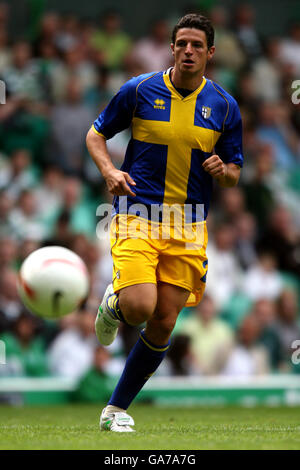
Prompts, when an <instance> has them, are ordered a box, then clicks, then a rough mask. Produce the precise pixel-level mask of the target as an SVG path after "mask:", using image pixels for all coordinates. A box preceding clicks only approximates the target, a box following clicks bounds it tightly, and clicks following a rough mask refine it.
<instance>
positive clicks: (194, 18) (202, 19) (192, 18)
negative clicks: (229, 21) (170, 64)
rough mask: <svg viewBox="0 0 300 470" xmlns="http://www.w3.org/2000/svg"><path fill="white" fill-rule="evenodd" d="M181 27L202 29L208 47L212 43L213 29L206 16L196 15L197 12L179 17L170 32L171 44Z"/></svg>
mask: <svg viewBox="0 0 300 470" xmlns="http://www.w3.org/2000/svg"><path fill="white" fill-rule="evenodd" d="M182 28H195V29H200V30H201V31H204V32H205V34H206V40H207V47H208V49H209V48H210V47H211V46H213V45H214V38H215V31H214V28H213V27H212V24H211V22H210V20H209V19H208V18H206V16H202V15H198V14H197V13H188V14H187V15H185V16H183V17H182V18H180V20H179V21H178V23H177V24H176V25H175V26H174V29H173V32H172V43H173V44H175V41H176V34H177V32H178V31H179V29H182Z"/></svg>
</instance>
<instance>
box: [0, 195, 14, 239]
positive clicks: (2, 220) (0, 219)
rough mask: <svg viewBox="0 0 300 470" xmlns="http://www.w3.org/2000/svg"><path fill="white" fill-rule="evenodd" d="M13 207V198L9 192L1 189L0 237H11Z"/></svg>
mask: <svg viewBox="0 0 300 470" xmlns="http://www.w3.org/2000/svg"><path fill="white" fill-rule="evenodd" d="M11 209H12V200H11V199H10V198H9V196H8V194H7V192H5V191H1V190H0V239H2V238H6V237H10V236H11V234H12V230H13V225H12V223H11V220H10V217H9V215H10V211H11Z"/></svg>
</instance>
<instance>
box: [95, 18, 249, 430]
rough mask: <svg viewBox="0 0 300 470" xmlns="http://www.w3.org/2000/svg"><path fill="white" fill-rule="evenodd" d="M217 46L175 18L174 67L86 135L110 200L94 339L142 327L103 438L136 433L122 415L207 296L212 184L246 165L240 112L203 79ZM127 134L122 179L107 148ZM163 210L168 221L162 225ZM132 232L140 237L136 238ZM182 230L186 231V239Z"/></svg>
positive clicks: (193, 22) (207, 32)
mask: <svg viewBox="0 0 300 470" xmlns="http://www.w3.org/2000/svg"><path fill="white" fill-rule="evenodd" d="M213 44H214V30H213V27H212V25H211V23H210V21H209V20H208V19H207V18H205V17H203V16H201V15H197V14H188V15H186V16H184V17H183V18H181V19H180V21H179V22H178V23H177V24H176V26H175V27H174V30H173V35H172V43H171V50H172V54H173V56H174V60H175V64H174V67H172V68H170V69H169V70H167V71H161V72H153V73H149V74H146V75H141V76H139V77H134V78H132V79H131V80H129V81H128V82H127V83H125V85H123V86H122V87H121V89H120V90H119V92H118V93H117V94H116V95H115V96H114V98H113V99H112V100H111V102H110V103H109V104H108V106H107V107H106V108H105V110H104V111H103V112H102V113H101V114H100V115H99V117H98V118H97V119H96V121H95V122H94V124H93V126H92V128H91V129H90V130H89V132H88V135H87V147H88V150H89V152H90V155H91V156H92V158H93V160H94V161H95V163H96V165H97V167H98V168H99V170H100V172H101V173H102V175H103V177H104V178H105V180H106V184H107V187H108V190H109V191H110V192H111V193H112V194H113V195H114V196H115V197H114V203H113V206H114V209H113V210H114V212H113V218H112V224H111V251H112V258H113V283H112V284H110V285H109V286H108V288H107V290H106V292H105V295H104V298H103V300H102V303H101V305H100V307H99V311H98V315H97V318H96V323H95V328H96V334H97V337H98V339H99V341H100V343H102V344H103V345H109V344H111V343H112V341H113V340H114V338H115V337H116V334H117V329H118V326H119V324H120V322H125V323H128V324H129V325H140V324H143V323H145V324H146V327H145V329H144V330H142V332H141V333H140V338H139V340H138V341H137V343H136V345H135V346H134V347H133V349H132V350H131V352H130V354H129V356H128V358H127V361H126V364H125V368H124V371H123V373H122V375H121V378H120V380H119V382H118V384H117V386H116V388H115V390H114V392H113V394H112V396H111V398H110V400H109V402H108V405H107V406H106V407H105V408H104V410H103V412H102V415H101V417H100V429H101V430H110V431H115V432H132V431H133V429H132V426H133V425H134V421H133V419H132V418H131V417H130V416H129V415H128V414H127V413H126V411H127V408H128V407H129V405H130V403H131V402H132V400H133V399H134V398H135V397H136V395H137V394H138V392H139V391H140V390H141V388H142V387H143V385H144V384H145V383H146V382H147V380H148V379H149V377H150V376H151V375H152V374H153V373H154V372H155V371H156V369H157V368H158V366H159V364H160V363H161V361H162V360H163V358H164V357H165V355H166V353H167V350H168V348H169V345H170V336H171V333H172V330H173V328H174V325H175V323H176V319H177V316H178V314H179V312H180V311H181V310H182V308H183V307H184V306H185V305H196V304H197V303H198V302H199V301H200V299H201V297H202V295H203V292H204V288H205V280H206V272H207V265H208V264H207V258H206V254H205V249H206V244H207V231H206V222H205V219H206V216H207V211H208V207H209V201H210V197H211V190H212V185H213V180H215V181H217V182H218V184H219V185H221V186H222V187H231V186H234V185H236V184H237V182H238V180H239V176H240V169H241V167H242V164H243V155H242V125H241V117H240V112H239V109H238V105H237V103H236V101H235V100H234V98H232V97H231V96H230V95H229V94H228V93H227V92H226V91H224V90H223V89H222V88H221V87H220V86H219V85H217V84H215V83H214V82H212V81H211V80H208V79H206V78H205V77H204V71H205V67H206V64H207V61H208V60H210V59H211V58H212V56H213V54H214V51H215V47H214V45H213ZM130 125H131V128H132V136H131V140H130V142H129V144H128V147H127V150H126V155H125V159H124V163H123V165H122V167H121V170H118V169H116V168H115V167H114V165H113V164H112V162H111V159H110V157H109V154H108V152H107V148H106V140H107V139H110V138H111V137H113V136H114V135H115V134H116V133H118V132H120V131H122V130H123V129H126V128H128V127H129V126H130ZM153 208H154V209H155V208H156V209H157V208H158V210H157V211H155V210H153ZM168 208H171V212H172V213H171V214H170V213H169V215H170V217H169V218H168V217H167V218H166V217H165V215H166V214H167V213H168ZM178 208H179V209H178ZM199 208H200V209H199ZM178 212H179V214H180V215H179V217H178ZM153 214H155V216H154V215H153ZM137 222H138V223H137ZM150 225H151V227H150ZM137 226H138V228H139V234H140V236H132V232H133V233H134V234H135V233H136V232H138V230H135V229H136V228H137ZM182 226H184V228H186V227H188V228H189V230H187V231H186V230H184V231H183V232H182V231H181V230H180V229H181V228H182ZM132 227H134V229H132ZM166 227H169V234H168V236H166V234H165V228H166ZM199 229H200V230H199ZM177 232H178V233H179V235H178V233H177ZM191 234H192V237H191ZM193 236H194V238H193ZM191 240H193V242H190V241H191ZM229 275H230V273H229Z"/></svg>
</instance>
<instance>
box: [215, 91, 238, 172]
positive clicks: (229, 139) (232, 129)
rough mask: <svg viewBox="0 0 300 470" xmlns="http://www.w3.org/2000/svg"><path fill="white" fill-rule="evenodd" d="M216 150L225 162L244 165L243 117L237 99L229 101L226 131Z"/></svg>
mask: <svg viewBox="0 0 300 470" xmlns="http://www.w3.org/2000/svg"><path fill="white" fill-rule="evenodd" d="M215 151H216V154H217V155H219V157H220V158H221V159H222V160H223V162H224V163H235V164H236V165H239V166H240V167H242V166H243V162H244V156H243V146H242V118H241V114H240V110H239V107H238V105H237V102H236V101H235V100H232V101H230V102H229V111H228V116H227V119H226V121H225V126H224V131H223V133H222V134H221V136H220V138H219V140H218V142H217V143H216V145H215Z"/></svg>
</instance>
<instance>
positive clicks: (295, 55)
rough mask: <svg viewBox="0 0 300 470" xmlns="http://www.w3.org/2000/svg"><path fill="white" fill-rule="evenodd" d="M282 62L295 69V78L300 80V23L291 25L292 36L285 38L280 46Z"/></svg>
mask: <svg viewBox="0 0 300 470" xmlns="http://www.w3.org/2000/svg"><path fill="white" fill-rule="evenodd" d="M280 58H281V61H282V62H284V63H286V64H289V65H291V66H292V68H293V72H294V77H295V78H298V77H299V73H300V22H299V21H298V22H295V23H293V24H292V25H291V28H290V35H289V37H287V38H284V39H283V40H282V41H281V44H280Z"/></svg>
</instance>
